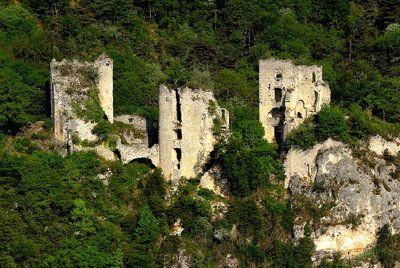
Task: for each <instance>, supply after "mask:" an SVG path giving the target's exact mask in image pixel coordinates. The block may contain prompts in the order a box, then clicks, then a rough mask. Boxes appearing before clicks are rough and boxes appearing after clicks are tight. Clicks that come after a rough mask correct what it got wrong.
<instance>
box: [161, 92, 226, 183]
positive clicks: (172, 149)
mask: <svg viewBox="0 0 400 268" xmlns="http://www.w3.org/2000/svg"><path fill="white" fill-rule="evenodd" d="M228 118H229V114H228V111H227V110H224V112H222V111H221V108H220V107H219V106H217V105H216V101H215V98H214V96H213V93H212V92H207V91H203V90H193V89H190V88H187V87H186V88H181V89H176V90H172V89H168V88H167V87H166V86H164V85H161V86H160V95H159V141H160V143H159V145H160V148H159V150H160V167H161V169H162V170H163V173H164V177H165V178H166V179H168V180H177V179H179V178H180V177H187V178H190V177H195V176H197V175H198V174H199V173H200V172H201V167H202V165H203V164H204V163H205V162H206V160H207V157H208V156H209V154H210V153H211V151H212V150H213V148H214V144H215V142H216V135H215V128H214V126H215V123H216V121H217V120H220V122H219V124H220V125H221V127H227V126H228V122H229V121H228Z"/></svg>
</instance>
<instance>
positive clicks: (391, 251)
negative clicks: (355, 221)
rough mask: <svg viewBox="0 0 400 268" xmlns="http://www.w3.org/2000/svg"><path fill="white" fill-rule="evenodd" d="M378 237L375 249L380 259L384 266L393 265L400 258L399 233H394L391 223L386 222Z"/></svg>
mask: <svg viewBox="0 0 400 268" xmlns="http://www.w3.org/2000/svg"><path fill="white" fill-rule="evenodd" d="M377 236H378V239H377V242H376V247H375V251H376V253H377V255H378V259H379V261H381V263H382V264H383V266H384V267H393V266H394V265H395V264H396V262H397V261H399V260H400V258H399V254H398V250H397V249H398V246H399V244H400V237H399V235H392V234H391V232H390V229H389V225H388V224H385V225H384V226H383V227H382V228H381V229H380V230H379V231H378V234H377Z"/></svg>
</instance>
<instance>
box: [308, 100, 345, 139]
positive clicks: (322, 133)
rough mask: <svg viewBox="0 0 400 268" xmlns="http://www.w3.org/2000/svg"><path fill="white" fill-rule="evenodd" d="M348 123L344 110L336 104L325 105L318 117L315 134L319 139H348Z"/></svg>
mask: <svg viewBox="0 0 400 268" xmlns="http://www.w3.org/2000/svg"><path fill="white" fill-rule="evenodd" d="M347 131H348V129H347V125H346V121H345V119H344V114H343V112H342V111H341V110H340V109H339V108H338V107H335V106H332V107H328V106H326V107H324V108H322V110H321V111H320V112H319V113H318V115H317V118H316V126H315V134H316V136H317V137H318V139H319V140H326V139H327V138H333V139H341V140H346V139H347V135H348V133H347Z"/></svg>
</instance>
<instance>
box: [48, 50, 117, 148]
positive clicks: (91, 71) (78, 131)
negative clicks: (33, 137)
mask: <svg viewBox="0 0 400 268" xmlns="http://www.w3.org/2000/svg"><path fill="white" fill-rule="evenodd" d="M112 68H113V67H112V60H111V59H110V58H108V57H107V56H105V55H104V54H103V55H101V56H100V57H99V58H98V59H97V60H96V61H95V63H88V62H79V61H76V60H74V61H68V60H65V59H64V60H62V61H60V62H58V61H56V60H53V61H52V62H51V64H50V71H51V107H52V108H51V109H52V117H53V123H54V138H55V140H56V141H58V142H59V143H61V144H67V143H69V142H70V141H71V139H72V136H74V135H75V136H77V137H79V139H81V140H87V141H89V142H93V141H96V140H97V137H96V136H95V135H93V134H92V132H91V131H92V129H93V127H94V126H95V125H96V122H94V121H93V120H91V119H90V118H88V117H87V116H85V112H86V110H87V107H85V104H86V103H87V102H90V103H91V105H92V106H95V105H93V103H94V104H96V103H97V102H99V105H100V107H99V109H103V111H104V113H105V114H106V116H107V118H108V120H110V121H111V122H112V121H113V95H112V94H113V82H112Z"/></svg>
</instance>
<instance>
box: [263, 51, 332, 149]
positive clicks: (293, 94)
mask: <svg viewBox="0 0 400 268" xmlns="http://www.w3.org/2000/svg"><path fill="white" fill-rule="evenodd" d="M259 64H260V68H259V72H260V73H259V79H260V96H259V97H260V105H259V109H260V111H259V112H260V121H261V123H262V125H263V126H264V129H265V138H266V139H267V140H268V141H269V142H281V141H283V140H284V139H285V137H286V135H287V133H289V132H290V131H291V130H293V129H294V128H296V127H297V126H298V125H299V124H300V123H302V122H303V121H304V119H306V118H307V117H309V116H311V115H313V114H316V113H317V112H318V111H319V110H321V107H322V106H323V105H324V104H329V103H330V96H331V92H330V89H329V86H328V84H327V83H326V82H324V81H323V80H322V66H316V65H312V66H305V65H294V64H293V63H292V62H291V61H288V60H275V59H269V60H260V62H259Z"/></svg>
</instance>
